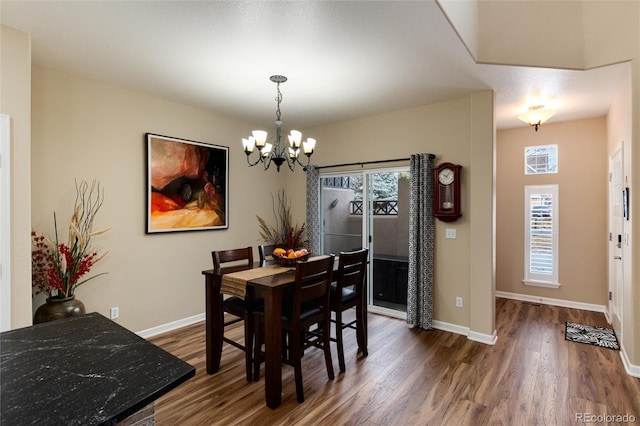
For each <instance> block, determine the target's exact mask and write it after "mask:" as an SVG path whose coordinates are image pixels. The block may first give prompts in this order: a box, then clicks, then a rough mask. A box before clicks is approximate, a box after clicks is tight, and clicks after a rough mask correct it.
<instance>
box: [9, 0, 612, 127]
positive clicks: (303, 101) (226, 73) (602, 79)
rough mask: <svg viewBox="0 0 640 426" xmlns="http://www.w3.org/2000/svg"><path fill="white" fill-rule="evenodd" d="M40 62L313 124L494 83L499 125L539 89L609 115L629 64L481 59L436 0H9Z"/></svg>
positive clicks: (237, 113) (264, 117)
mask: <svg viewBox="0 0 640 426" xmlns="http://www.w3.org/2000/svg"><path fill="white" fill-rule="evenodd" d="M0 7H1V9H0V15H1V22H2V24H4V25H8V26H10V27H13V28H16V29H19V30H21V31H24V32H27V33H30V34H31V42H32V61H33V63H34V64H37V65H40V66H43V67H47V68H52V69H55V70H59V71H63V72H66V73H70V74H74V75H78V76H82V77H86V78H89V79H93V80H97V81H102V82H106V83H109V84H113V85H117V86H121V87H125V88H129V89H131V90H135V91H139V92H143V93H147V94H151V95H154V96H158V97H162V98H166V99H170V100H174V101H178V102H181V103H184V104H187V105H192V106H194V107H198V108H202V109H206V110H210V111H214V112H217V113H220V114H223V115H225V116H230V117H236V118H238V119H240V120H242V121H246V122H249V123H252V124H255V125H260V126H264V127H267V128H268V127H270V126H271V125H272V123H273V120H274V118H275V107H276V104H275V99H274V98H275V95H276V86H275V84H274V83H272V82H270V81H269V76H271V75H273V74H284V75H286V76H287V77H288V78H289V81H288V82H286V83H284V84H283V85H281V91H282V94H283V101H282V106H281V110H282V120H283V122H284V123H285V126H286V127H288V128H291V127H297V128H302V129H304V128H309V127H313V126H318V125H323V124H328V123H333V122H337V121H342V120H348V119H353V118H357V117H364V116H368V115H373V114H378V113H382V112H386V111H393V110H399V109H403V108H410V107H414V106H419V105H425V104H430V103H435V102H440V101H444V100H449V99H455V98H459V97H463V96H465V95H466V94H468V93H470V92H475V91H479V90H486V89H493V90H494V91H495V93H496V104H497V110H496V119H497V125H498V128H509V127H516V126H521V125H524V124H523V123H522V122H520V121H519V120H518V119H517V118H516V116H517V115H518V113H520V112H522V110H523V109H524V108H525V107H526V102H527V98H528V97H529V96H531V95H532V94H540V93H546V94H548V95H549V96H550V97H552V98H553V99H555V101H556V106H557V109H558V113H557V114H556V115H555V116H554V117H553V118H552V119H551V120H550V122H553V121H565V120H573V119H579V118H588V117H596V116H602V115H604V114H606V112H607V111H608V109H609V106H610V104H611V99H612V97H613V94H614V93H615V91H616V90H617V89H618V86H619V81H620V78H621V76H622V75H623V74H622V73H623V72H625V66H624V65H616V66H611V67H605V68H599V69H595V70H590V71H569V70H554V69H543V68H524V67H513V66H500V65H479V64H476V63H474V61H473V59H472V58H471V56H470V55H469V53H468V52H467V50H466V49H465V47H464V45H463V44H462V43H461V41H460V40H459V38H458V37H457V35H456V33H455V31H454V30H453V29H452V28H451V26H450V25H449V23H448V21H447V20H446V19H445V17H444V16H443V14H442V12H441V11H440V9H439V8H438V6H437V5H436V3H435V2H434V1H433V0H422V1H349V2H346V1H296V2H279V1H278V2H276V1H254V2H244V1H242V2H241V1H163V2H160V1H135V2H134V1H70V2H69V1H43V2H39V1H5V0H2V1H1V2H0Z"/></svg>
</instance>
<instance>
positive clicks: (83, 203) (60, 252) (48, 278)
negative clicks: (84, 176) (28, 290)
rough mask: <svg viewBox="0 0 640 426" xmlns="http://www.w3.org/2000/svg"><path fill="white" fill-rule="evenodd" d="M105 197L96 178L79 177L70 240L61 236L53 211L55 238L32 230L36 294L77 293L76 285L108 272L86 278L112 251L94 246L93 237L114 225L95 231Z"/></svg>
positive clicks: (70, 225)
mask: <svg viewBox="0 0 640 426" xmlns="http://www.w3.org/2000/svg"><path fill="white" fill-rule="evenodd" d="M103 201H104V190H103V189H102V188H100V184H99V183H96V181H93V182H92V184H91V185H89V184H88V183H87V182H85V181H82V182H80V183H78V182H77V181H76V201H75V205H74V209H73V215H72V216H71V219H70V220H69V238H68V241H67V242H66V243H65V242H60V241H59V240H58V223H57V220H56V214H55V212H54V213H53V224H54V229H55V240H54V241H52V240H51V239H49V238H48V237H46V236H44V235H42V234H39V233H38V232H36V231H35V230H32V231H31V246H32V247H31V265H32V270H31V280H32V285H33V288H34V292H35V294H39V293H47V294H48V295H49V297H50V298H66V297H71V296H73V295H74V292H75V290H76V288H78V287H79V286H80V285H82V284H84V283H86V282H87V281H89V280H92V279H94V278H97V277H99V276H100V275H105V274H106V272H102V273H100V274H96V275H93V276H91V277H88V278H85V275H86V274H88V273H89V272H90V271H91V268H92V267H93V266H94V265H95V264H96V263H98V262H99V261H100V260H102V259H103V258H104V257H105V256H106V255H107V253H108V251H104V252H103V253H98V250H95V249H94V248H93V238H94V237H96V236H98V235H101V234H104V233H105V232H107V231H108V230H109V229H111V228H106V229H102V230H100V231H96V232H94V231H93V221H94V218H95V216H96V214H97V213H98V211H99V210H100V207H101V206H102V203H103Z"/></svg>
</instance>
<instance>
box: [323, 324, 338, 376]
mask: <svg viewBox="0 0 640 426" xmlns="http://www.w3.org/2000/svg"><path fill="white" fill-rule="evenodd" d="M322 341H323V344H322V346H323V349H324V362H325V364H326V365H327V376H329V379H330V380H333V379H335V377H336V376H335V374H334V372H333V360H332V359H331V314H330V313H329V314H328V315H327V316H326V318H325V321H324V330H323V331H322Z"/></svg>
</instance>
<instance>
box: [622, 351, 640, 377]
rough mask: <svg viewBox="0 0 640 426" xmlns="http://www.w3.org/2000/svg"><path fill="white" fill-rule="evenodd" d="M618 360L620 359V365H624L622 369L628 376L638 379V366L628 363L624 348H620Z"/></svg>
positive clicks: (639, 374) (639, 368)
mask: <svg viewBox="0 0 640 426" xmlns="http://www.w3.org/2000/svg"><path fill="white" fill-rule="evenodd" d="M620 358H621V359H622V364H624V369H625V370H626V372H627V374H628V375H630V376H633V377H640V365H635V364H632V363H631V362H629V357H628V356H627V351H625V350H624V346H623V347H622V348H620Z"/></svg>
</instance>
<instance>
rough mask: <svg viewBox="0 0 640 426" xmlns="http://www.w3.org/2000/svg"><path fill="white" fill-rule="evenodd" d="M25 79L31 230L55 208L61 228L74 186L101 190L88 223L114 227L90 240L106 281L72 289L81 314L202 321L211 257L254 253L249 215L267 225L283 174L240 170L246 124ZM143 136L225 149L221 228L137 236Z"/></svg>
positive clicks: (117, 93) (141, 214) (135, 323)
mask: <svg viewBox="0 0 640 426" xmlns="http://www.w3.org/2000/svg"><path fill="white" fill-rule="evenodd" d="M32 81H33V84H32V90H33V119H32V123H33V132H32V151H33V155H32V167H31V170H32V197H31V202H32V217H33V226H34V227H35V228H36V229H38V230H43V231H46V232H52V230H53V212H54V211H55V212H56V214H57V217H58V224H59V227H61V228H62V229H63V230H64V229H65V227H64V226H60V225H62V224H65V223H67V221H68V218H69V217H70V214H71V207H72V205H73V201H74V197H75V188H74V179H87V180H91V179H97V180H99V181H100V182H101V183H102V185H103V186H104V189H105V202H104V205H103V208H102V210H101V212H100V213H99V215H98V217H97V219H96V224H95V226H96V229H100V228H103V227H107V226H111V227H112V228H113V229H112V230H111V231H110V232H109V233H108V234H105V235H104V236H103V237H100V239H99V240H97V242H99V244H100V246H101V247H103V248H105V249H109V250H110V254H109V255H108V256H107V258H106V259H105V260H104V261H103V262H101V263H99V264H98V265H97V266H96V268H95V272H96V273H97V272H108V275H106V276H103V277H100V278H97V279H96V280H94V281H92V282H90V283H87V284H86V285H85V286H82V287H80V288H79V289H78V291H77V297H78V298H79V299H80V300H82V301H83V302H84V304H85V305H86V308H87V311H89V312H92V311H97V312H99V313H101V314H103V315H107V316H108V314H109V308H110V307H112V306H118V307H120V319H119V320H118V322H119V323H120V324H122V325H124V326H125V327H127V328H129V329H131V330H133V331H141V330H145V329H148V328H151V327H154V326H159V325H162V324H166V323H169V322H172V321H176V320H181V319H184V318H187V317H190V316H193V315H197V314H202V313H203V312H204V278H203V276H202V274H201V271H202V270H204V269H210V268H211V267H212V261H211V254H210V253H211V251H212V250H216V249H224V248H231V247H242V246H248V245H252V246H254V247H255V246H256V245H257V244H258V225H257V221H256V218H255V215H256V214H259V215H261V216H262V217H264V218H271V216H272V204H271V196H270V193H271V192H273V193H274V194H275V193H277V191H278V189H279V188H280V187H282V186H283V185H284V178H285V176H287V172H285V173H282V172H281V173H280V174H278V173H276V171H275V170H269V171H268V172H264V171H263V170H262V169H261V168H260V167H254V168H249V167H247V165H246V160H245V155H244V153H243V152H242V147H241V143H240V138H241V136H242V135H246V134H248V133H249V132H250V130H251V128H252V127H255V126H251V125H249V124H246V123H241V122H238V121H234V120H230V119H227V118H225V117H222V116H219V115H215V114H212V113H209V112H206V111H202V110H198V109H195V108H190V107H187V106H185V105H181V104H177V103H173V102H168V101H165V100H161V99H158V98H154V97H150V96H145V95H142V94H139V93H135V92H131V91H128V90H124V89H121V88H118V87H113V86H108V85H105V84H101V83H96V82H94V81H90V80H85V79H81V78H76V77H73V76H71V75H67V74H64V73H60V72H56V71H52V70H49V69H46V68H41V67H38V66H34V67H33V80H32ZM145 132H152V133H158V134H162V135H167V136H173V137H179V138H184V139H189V140H194V141H199V142H204V143H213V144H218V145H225V146H229V147H230V152H229V157H230V176H229V180H230V186H229V191H230V194H229V203H230V218H229V229H228V230H217V231H200V232H178V233H168V234H151V235H147V234H145V232H144V231H145V203H146V201H145V184H146V183H145V182H146V181H145V179H146V178H145V174H146V163H145V142H144V134H145ZM267 220H269V219H267ZM256 256H257V252H256ZM27 286H28V284H27Z"/></svg>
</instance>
